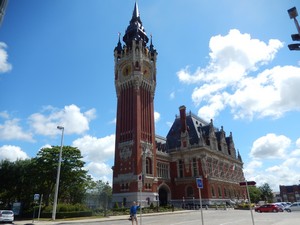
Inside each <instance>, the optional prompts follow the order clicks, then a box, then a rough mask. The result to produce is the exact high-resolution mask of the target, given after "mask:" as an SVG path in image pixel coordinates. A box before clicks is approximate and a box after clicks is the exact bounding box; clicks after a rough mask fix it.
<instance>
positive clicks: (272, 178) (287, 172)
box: [244, 158, 300, 191]
mask: <svg viewBox="0 0 300 225" xmlns="http://www.w3.org/2000/svg"><path fill="white" fill-rule="evenodd" d="M257 163H258V165H257ZM256 165H257V166H256ZM299 168H300V163H299V158H298V159H296V158H294V159H292V160H291V159H287V160H285V161H283V162H281V163H278V164H277V165H270V166H267V167H262V162H261V161H256V160H254V161H252V162H250V163H249V164H248V165H247V166H246V168H245V170H244V173H245V176H246V178H247V179H248V180H254V181H256V183H257V186H261V185H263V184H264V183H268V184H269V185H270V187H271V189H272V190H273V191H279V185H293V184H297V183H298V181H299V173H298V172H297V171H299Z"/></svg>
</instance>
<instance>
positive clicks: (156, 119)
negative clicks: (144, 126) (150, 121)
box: [154, 112, 160, 123]
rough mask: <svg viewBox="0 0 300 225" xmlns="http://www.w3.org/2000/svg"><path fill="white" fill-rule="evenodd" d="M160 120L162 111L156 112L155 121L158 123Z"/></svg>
mask: <svg viewBox="0 0 300 225" xmlns="http://www.w3.org/2000/svg"><path fill="white" fill-rule="evenodd" d="M159 120H160V113H158V112H154V121H155V123H157V122H158V121H159Z"/></svg>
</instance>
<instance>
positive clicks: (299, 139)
mask: <svg viewBox="0 0 300 225" xmlns="http://www.w3.org/2000/svg"><path fill="white" fill-rule="evenodd" d="M296 146H297V148H300V138H298V139H297V140H296Z"/></svg>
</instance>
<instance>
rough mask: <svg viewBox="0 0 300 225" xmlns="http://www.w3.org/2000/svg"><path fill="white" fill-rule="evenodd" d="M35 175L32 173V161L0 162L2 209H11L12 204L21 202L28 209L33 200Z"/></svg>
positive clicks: (0, 200)
mask: <svg viewBox="0 0 300 225" xmlns="http://www.w3.org/2000/svg"><path fill="white" fill-rule="evenodd" d="M34 178H35V174H34V172H33V171H32V160H31V159H26V160H17V161H15V162H10V161H8V160H3V161H1V162H0V181H1V185H0V202H2V205H3V206H2V207H6V208H11V206H12V203H13V202H16V201H17V202H23V207H25V208H26V207H28V206H29V205H30V204H31V201H32V200H33V194H32V193H34V189H35V183H34V181H35V180H34Z"/></svg>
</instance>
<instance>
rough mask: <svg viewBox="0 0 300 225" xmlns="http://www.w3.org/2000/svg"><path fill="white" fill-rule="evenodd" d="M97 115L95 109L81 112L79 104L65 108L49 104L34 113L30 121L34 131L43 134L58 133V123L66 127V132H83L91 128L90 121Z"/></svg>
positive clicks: (52, 134)
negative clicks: (57, 107)
mask: <svg viewBox="0 0 300 225" xmlns="http://www.w3.org/2000/svg"><path fill="white" fill-rule="evenodd" d="M95 117H96V110H95V109H90V110H88V111H86V112H81V109H80V108H79V107H78V106H76V105H73V104H72V105H68V106H65V107H64V109H56V108H53V107H52V106H47V107H45V108H44V109H43V111H42V112H40V113H34V114H32V115H31V116H30V117H29V122H30V125H31V126H32V127H33V129H34V131H35V132H36V133H37V134H41V135H51V136H54V135H56V134H57V133H58V132H59V131H58V130H57V129H56V127H57V126H58V125H59V126H63V127H65V133H66V134H83V133H84V132H86V131H87V130H89V122H90V121H91V120H93V119H94V118H95Z"/></svg>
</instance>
